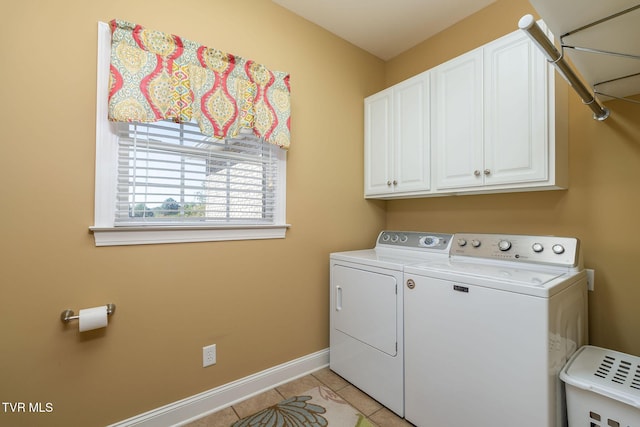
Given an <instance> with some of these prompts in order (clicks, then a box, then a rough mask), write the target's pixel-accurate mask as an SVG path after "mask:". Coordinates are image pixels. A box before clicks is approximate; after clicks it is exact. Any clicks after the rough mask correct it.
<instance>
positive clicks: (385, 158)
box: [364, 72, 431, 197]
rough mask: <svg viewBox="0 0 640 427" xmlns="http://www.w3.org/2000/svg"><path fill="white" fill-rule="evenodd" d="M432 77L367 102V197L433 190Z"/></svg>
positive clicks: (407, 83)
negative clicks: (431, 159) (430, 140)
mask: <svg viewBox="0 0 640 427" xmlns="http://www.w3.org/2000/svg"><path fill="white" fill-rule="evenodd" d="M429 90H430V89H429V73H428V72H427V73H422V74H419V75H417V76H415V77H412V78H410V79H408V80H405V81H404V82H402V83H399V84H397V85H395V86H393V87H391V88H389V89H386V90H384V91H382V92H379V93H377V94H375V95H372V96H370V97H368V98H366V99H365V103H364V105H365V124H366V126H365V168H364V169H365V180H364V182H365V195H366V196H367V197H375V196H387V195H390V194H391V195H394V196H399V195H410V194H415V193H423V192H425V191H429V189H430V180H431V173H430V156H431V150H430V143H429V137H430V129H429V122H430V121H429V106H430V104H429V102H430V101H429V99H430V97H429Z"/></svg>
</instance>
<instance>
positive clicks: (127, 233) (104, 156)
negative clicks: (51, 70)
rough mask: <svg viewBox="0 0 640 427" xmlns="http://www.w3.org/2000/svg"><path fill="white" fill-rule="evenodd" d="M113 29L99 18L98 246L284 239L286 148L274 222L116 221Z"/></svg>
mask: <svg viewBox="0 0 640 427" xmlns="http://www.w3.org/2000/svg"><path fill="white" fill-rule="evenodd" d="M110 46H111V30H110V28H109V25H108V24H106V23H104V22H98V64H97V66H98V72H97V75H98V81H97V95H96V97H97V106H96V177H95V212H94V225H93V226H91V227H89V229H90V230H91V231H92V232H93V236H94V239H95V243H96V246H119V245H148V244H159V243H186V242H213V241H223V240H254V239H282V238H284V237H285V233H286V230H287V228H289V227H290V225H289V224H286V223H285V206H286V182H287V181H286V151H285V150H280V151H279V155H280V158H279V162H280V166H279V167H280V168H279V172H280V173H279V174H278V188H281V189H283V191H282V192H281V193H280V194H279V195H278V196H279V199H278V206H277V207H276V210H275V218H276V224H275V225H248V226H238V225H232V226H225V225H212V226H189V225H172V226H158V225H150V226H135V227H115V226H114V219H115V202H114V201H115V199H116V196H115V195H116V191H117V188H116V181H117V180H116V173H117V171H116V168H115V164H116V160H117V155H118V138H117V136H116V134H115V132H114V129H113V124H112V123H110V122H109V121H108V120H107V113H108V105H107V94H108V90H109V89H108V88H109V64H110V62H111V58H110V56H111V51H110V50H111V48H110Z"/></svg>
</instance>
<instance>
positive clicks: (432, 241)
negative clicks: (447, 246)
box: [420, 236, 440, 248]
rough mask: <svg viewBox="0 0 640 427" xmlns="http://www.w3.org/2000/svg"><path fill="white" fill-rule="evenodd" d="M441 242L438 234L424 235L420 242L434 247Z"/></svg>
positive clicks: (428, 246) (425, 245)
mask: <svg viewBox="0 0 640 427" xmlns="http://www.w3.org/2000/svg"><path fill="white" fill-rule="evenodd" d="M438 243H440V238H439V237H436V236H424V237H421V238H420V244H421V245H422V246H424V247H427V248H432V247H434V246H437V245H438Z"/></svg>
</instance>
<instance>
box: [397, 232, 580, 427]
mask: <svg viewBox="0 0 640 427" xmlns="http://www.w3.org/2000/svg"><path fill="white" fill-rule="evenodd" d="M579 249H580V248H579V241H578V240H577V239H575V238H562V237H548V236H520V235H497V234H456V235H455V236H454V237H453V243H452V248H451V256H450V258H449V259H448V260H445V261H436V262H426V263H422V264H419V265H412V266H407V267H405V285H406V286H405V294H404V298H405V417H406V419H407V420H409V421H411V422H412V423H414V424H415V425H416V426H418V427H427V426H447V427H468V426H475V427H496V426H498V427H502V426H504V427H507V426H518V427H545V426H546V427H560V426H564V425H566V414H565V413H566V410H565V406H564V395H563V391H562V385H561V383H560V381H559V379H558V373H559V372H560V369H561V368H562V366H563V365H564V364H565V362H566V361H567V359H568V358H569V357H570V356H571V355H572V354H573V353H574V352H575V351H576V350H577V349H578V348H579V347H580V346H582V345H584V344H586V343H587V279H586V273H585V271H583V269H582V262H581V257H580V250H579Z"/></svg>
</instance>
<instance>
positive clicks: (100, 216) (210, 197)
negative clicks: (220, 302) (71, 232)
mask: <svg viewBox="0 0 640 427" xmlns="http://www.w3.org/2000/svg"><path fill="white" fill-rule="evenodd" d="M109 40H110V31H109V28H108V26H106V24H101V25H100V26H99V31H98V52H99V54H98V55H99V58H98V95H97V99H98V105H97V119H96V123H97V125H96V129H97V132H96V205H95V206H96V207H95V209H96V210H95V225H94V226H93V227H91V230H92V231H93V233H94V236H95V241H96V245H97V246H105V245H127V244H147V243H176V242H196V241H213V240H240V239H242V240H244V239H264V238H283V237H284V234H285V231H286V227H287V225H286V224H285V215H284V213H285V210H284V206H285V186H286V183H285V173H286V168H285V166H286V160H285V159H286V152H285V151H284V150H283V149H281V148H278V147H277V146H275V145H273V144H267V143H264V142H262V141H260V140H258V139H257V138H255V137H254V136H253V135H251V134H240V135H239V136H238V137H236V138H232V139H226V140H218V139H215V138H211V137H207V136H205V135H203V134H202V133H200V130H199V128H198V125H197V124H195V123H173V122H171V121H160V122H155V123H111V122H109V121H108V120H107V113H106V109H107V85H108V80H109V55H110V43H109Z"/></svg>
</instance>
